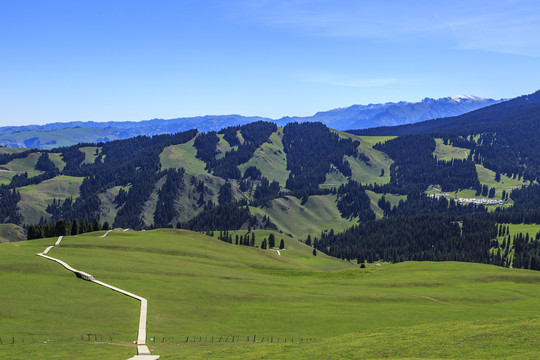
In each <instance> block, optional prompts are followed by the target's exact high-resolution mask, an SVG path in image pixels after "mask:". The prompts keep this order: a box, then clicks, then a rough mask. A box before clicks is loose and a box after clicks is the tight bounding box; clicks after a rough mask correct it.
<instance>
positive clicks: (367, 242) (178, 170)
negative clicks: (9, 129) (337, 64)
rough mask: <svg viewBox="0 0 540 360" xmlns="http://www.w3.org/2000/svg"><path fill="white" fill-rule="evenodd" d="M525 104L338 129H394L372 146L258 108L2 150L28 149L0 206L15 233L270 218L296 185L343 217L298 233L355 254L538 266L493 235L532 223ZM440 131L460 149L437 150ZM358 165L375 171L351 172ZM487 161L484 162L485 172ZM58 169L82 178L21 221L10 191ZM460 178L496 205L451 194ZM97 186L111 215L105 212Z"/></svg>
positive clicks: (531, 139)
mask: <svg viewBox="0 0 540 360" xmlns="http://www.w3.org/2000/svg"><path fill="white" fill-rule="evenodd" d="M539 108H540V93H535V94H532V95H530V96H529V97H528V98H527V99H523V98H517V99H514V100H511V101H508V102H506V103H501V104H498V105H494V106H492V107H489V108H485V109H480V110H477V111H475V112H472V113H469V114H465V115H462V116H460V117H455V118H448V119H440V120H433V121H428V122H424V123H419V124H414V125H410V126H402V127H396V128H379V129H372V130H365V131H351V133H356V134H360V135H365V134H367V135H387V134H388V135H394V134H395V135H399V136H398V137H395V138H378V139H379V140H378V141H377V143H376V144H375V142H374V144H375V145H373V146H368V145H366V144H365V143H364V138H362V136H359V137H355V136H354V135H350V136H349V135H344V134H340V133H338V132H336V131H333V130H331V129H329V128H327V127H326V126H325V125H324V124H322V123H310V122H307V123H289V124H287V125H286V126H284V127H283V128H282V129H278V127H277V126H276V124H274V123H270V122H263V121H258V122H254V123H251V124H247V125H242V126H232V127H228V128H225V129H223V130H221V131H219V132H209V133H198V132H197V131H196V130H190V131H186V132H182V133H177V134H172V135H157V136H152V137H148V136H138V137H135V138H131V139H127V140H118V141H111V142H104V143H98V144H79V145H75V146H70V147H64V148H58V149H53V150H39V154H34V152H36V151H33V150H26V151H21V152H13V153H2V154H0V167H3V169H7V170H9V168H10V166H11V165H10V164H13V163H17V162H20V161H26V160H27V159H29V157H30V156H31V155H32V156H34V159H35V160H34V162H33V163H32V166H30V167H28V171H26V172H19V173H17V174H14V175H13V176H12V177H11V178H9V180H7V181H4V182H3V183H1V184H0V199H1V201H0V220H1V221H2V222H3V223H14V224H19V225H23V226H25V228H26V229H27V232H28V238H29V239H33V238H40V237H43V236H56V235H58V234H72V233H74V234H77V233H83V232H87V231H92V229H97V228H99V229H101V228H109V227H122V228H127V227H129V228H134V229H143V228H151V227H178V228H185V229H190V230H195V231H203V232H205V231H208V232H212V231H222V232H224V231H231V230H239V229H243V230H246V231H249V230H252V229H274V230H278V231H281V230H282V229H280V227H279V226H278V225H279V218H276V217H275V216H274V215H272V214H273V212H274V211H276V209H279V211H289V209H288V208H286V207H285V206H284V205H283V203H284V201H285V200H287V199H291V198H295V199H298V201H299V202H298V206H299V207H300V209H299V211H300V212H305V209H304V207H305V206H309V204H310V199H325V200H324V201H327V204H332V205H331V206H333V207H335V209H336V212H337V213H338V214H339V215H338V216H340V217H341V218H342V219H345V220H344V221H348V222H349V223H350V226H348V228H343V227H342V228H340V229H333V228H331V227H327V226H325V225H324V224H320V225H319V226H321V231H320V234H317V235H315V236H313V234H312V235H310V237H309V238H305V237H304V238H299V239H298V240H300V241H305V242H309V244H310V245H312V246H313V247H314V249H316V251H319V252H324V253H327V254H329V255H331V256H335V257H338V258H342V259H347V260H351V261H358V263H364V261H368V262H373V261H380V260H382V261H390V262H400V261H407V260H432V261H445V260H455V261H467V262H480V263H490V264H496V265H499V266H508V267H510V266H512V267H521V268H527V269H537V270H538V269H539V266H540V265H539V264H540V253H539V240H538V239H539V237H538V236H537V237H536V238H533V237H527V236H525V235H522V234H521V235H520V234H512V236H510V235H508V234H507V235H500V233H501V230H500V229H501V226H503V225H501V224H521V223H525V224H540V185H539V184H538V180H539V179H540V155H538V154H540V148H539V145H538V144H539V143H538V141H536V140H535V139H537V138H539V137H540V130H539V129H540V111H538V109H539ZM392 131H393V133H392ZM437 141H438V142H439V143H437ZM441 143H442V145H443V146H446V147H451V148H452V149H458V150H460V151H461V152H465V151H466V156H462V157H456V158H446V159H444V160H443V159H440V158H438V157H437V156H436V151H437V149H438V148H439V147H441V146H442V145H441ZM280 146H282V147H280ZM88 148H91V149H92V150H91V151H90V150H85V151H86V152H87V153H85V152H84V151H83V149H88ZM178 149H182V150H181V151H183V153H182V154H184V155H182V156H184V157H185V156H188V155H186V154H187V153H188V152H186V151H187V150H186V149H192V150H189V151H192V154H193V158H192V159H191V158H190V159H188V160H189V161H187V160H186V159H185V158H182V157H180V158H178V159H176V160H177V161H178V165H175V166H174V167H171V166H166V165H165V164H167V162H164V159H163V157H164V154H166V153H168V152H170V153H174V151H180V150H178ZM90 152H92V156H93V159H92V160H93V161H88V156H89V155H88V153H90ZM381 158H385V159H387V160H386V161H388V167H384V166H381V165H380V161H381ZM198 164H200V165H198ZM479 167H480V168H481V169H485V170H483V171H484V175H481V174H479V171H478V169H479ZM372 169H373V170H372ZM366 171H368V172H369V171H371V172H372V173H376V174H377V175H376V176H372V177H371V178H369V180H362V176H363V172H366ZM276 172H281V173H282V174H284V175H280V176H279V177H278V176H277V175H276ZM487 172H489V173H492V174H494V175H493V176H494V177H493V179H492V180H489V182H486V181H487V180H486V179H485V173H487ZM359 174H360V175H359ZM59 176H63V177H72V178H77V179H82V182H81V184H80V187H79V190H78V194H73V195H70V196H65V197H59V198H55V199H52V200H51V201H48V203H47V205H46V210H45V211H46V213H45V214H44V216H42V218H41V220H40V221H39V222H37V221H34V222H33V223H28V222H27V221H25V218H24V216H23V212H21V203H22V201H24V196H21V191H23V192H24V189H27V188H29V187H30V188H31V187H32V186H36V185H40V184H44V183H45V182H47V181H53V182H54V181H55V179H58V177H59ZM482 176H484V178H483V177H482ZM329 179H331V180H329ZM385 179H386V180H385ZM481 180H482V181H481ZM335 181H338V183H333V182H335ZM504 181H506V184H507V183H508V182H512V184H514V185H512V186H511V187H508V185H504V186H503V185H502V184H503V182H504ZM505 186H506V187H505ZM434 187H436V188H437V189H439V191H440V193H441V194H443V193H452V194H455V195H452V196H446V197H445V196H437V197H434V196H432V194H431V195H430V194H429V193H428V190H429V189H433V188H434ZM21 189H22V190H21ZM114 189H116V190H114ZM503 189H504V191H502V190H503ZM113 190H114V191H113ZM461 191H468V194H471V193H472V194H475V196H476V197H478V198H482V199H494V200H496V201H497V202H499V201H500V202H501V204H502V205H501V206H498V205H499V204H496V205H493V207H492V208H489V206H488V205H484V204H480V203H460V202H458V200H457V198H458V195H457V194H458V193H459V192H461ZM108 192H111V194H113V195H107V196H109V197H110V198H111V199H112V200H110V201H111V202H110V204H109V205H107V206H109V207H111V206H112V207H113V208H114V210H115V216H114V217H113V218H112V219H110V220H109V221H110V223H109V221H107V223H105V221H104V219H103V218H102V217H103V214H104V213H103V211H104V210H103V209H104V206H106V204H105V203H104V202H105V201H106V198H107V197H106V196H105V195H104V194H108ZM501 192H502V194H501ZM23 195H24V194H23ZM21 199H22V200H21ZM396 199H399V200H396ZM287 201H288V200H287ZM278 204H281V205H278ZM327 206H330V205H327ZM488 210H490V211H488ZM276 219H277V220H276ZM502 236H504V243H501V241H502V240H501V239H502ZM223 238H224V239H227V240H229V239H228V238H227V237H226V236H225V235H224V236H223ZM497 238H498V239H499V240H497ZM308 239H309V241H308ZM265 246H269V243H268V242H267V243H266V244H265ZM316 251H315V250H314V252H315V253H316Z"/></svg>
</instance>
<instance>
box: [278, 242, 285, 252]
mask: <svg viewBox="0 0 540 360" xmlns="http://www.w3.org/2000/svg"><path fill="white" fill-rule="evenodd" d="M279 249H280V250H283V249H285V241H283V239H281V241H280V242H279Z"/></svg>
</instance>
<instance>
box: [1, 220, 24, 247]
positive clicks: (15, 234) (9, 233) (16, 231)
mask: <svg viewBox="0 0 540 360" xmlns="http://www.w3.org/2000/svg"><path fill="white" fill-rule="evenodd" d="M21 240H26V234H25V232H24V229H23V228H22V227H20V226H18V225H15V224H0V243H3V242H12V241H21Z"/></svg>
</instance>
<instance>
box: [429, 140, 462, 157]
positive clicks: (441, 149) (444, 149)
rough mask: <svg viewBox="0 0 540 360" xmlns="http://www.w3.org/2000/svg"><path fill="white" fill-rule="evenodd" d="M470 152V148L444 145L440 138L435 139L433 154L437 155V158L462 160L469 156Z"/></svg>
mask: <svg viewBox="0 0 540 360" xmlns="http://www.w3.org/2000/svg"><path fill="white" fill-rule="evenodd" d="M470 152H471V150H469V149H464V148H459V147H454V146H452V145H444V143H443V140H442V139H435V151H433V155H434V156H436V157H437V160H443V161H450V160H454V159H455V160H464V159H466V158H467V157H468V156H469V154H470Z"/></svg>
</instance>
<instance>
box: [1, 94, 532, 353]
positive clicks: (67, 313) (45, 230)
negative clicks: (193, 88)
mask: <svg viewBox="0 0 540 360" xmlns="http://www.w3.org/2000/svg"><path fill="white" fill-rule="evenodd" d="M538 94H539V93H535V94H531V95H529V96H528V97H527V100H524V99H523V98H516V99H513V100H510V101H508V102H504V103H501V104H497V105H493V106H492V107H489V108H485V109H480V110H477V111H473V112H472V113H467V114H465V115H462V116H458V117H455V118H446V119H440V120H437V121H435V122H433V121H427V122H420V123H418V124H414V125H411V126H410V127H396V128H380V129H372V130H369V131H350V132H344V131H341V130H336V129H331V128H329V127H327V126H326V125H325V124H323V123H320V122H304V123H297V122H290V123H288V124H286V125H284V126H277V125H276V124H275V123H272V122H266V121H256V122H252V123H248V124H242V125H236V126H228V127H224V128H223V129H220V130H219V131H217V132H216V131H208V132H199V131H197V130H196V129H193V130H188V131H184V132H178V133H173V134H163V135H155V136H152V137H150V136H136V137H132V138H129V139H124V140H115V141H107V142H99V143H81V144H77V145H73V146H66V147H61V148H51V149H19V148H6V147H3V148H0V175H1V176H2V177H1V178H0V179H1V180H0V199H1V200H2V201H1V203H0V219H1V220H2V221H1V222H2V224H0V242H1V244H0V263H1V264H2V265H0V266H1V267H2V269H3V271H2V272H1V273H0V279H1V284H2V289H3V291H2V293H1V294H0V303H2V304H6V305H5V306H4V308H3V310H1V311H3V313H2V316H1V317H2V319H5V321H3V322H2V324H1V325H0V339H1V340H0V341H1V342H2V343H1V344H0V357H2V358H4V357H7V358H10V359H24V358H27V357H28V354H32V353H37V352H39V353H40V354H43V357H44V358H49V357H52V356H53V353H55V354H58V353H59V354H60V356H67V354H73V353H78V354H80V355H78V356H80V357H79V358H81V359H83V358H88V356H89V354H90V353H93V352H97V353H98V354H100V355H99V356H100V358H103V359H108V358H110V359H115V358H119V357H120V358H121V357H125V358H128V357H130V356H133V355H134V351H135V349H134V347H133V340H134V329H136V327H137V326H136V320H137V318H138V312H137V311H138V305H137V304H136V303H135V301H132V300H130V299H128V298H125V297H122V296H119V295H118V294H111V293H110V291H109V292H108V291H107V289H99V288H98V287H97V286H93V285H92V284H89V283H86V282H83V281H81V280H80V279H77V278H76V277H74V276H73V274H69V273H67V272H66V271H65V270H64V269H61V267H60V266H59V265H58V264H53V263H49V262H47V261H45V260H44V259H40V258H39V257H36V256H35V254H37V253H40V252H42V251H43V249H44V248H46V247H48V246H50V245H52V244H54V242H55V241H56V239H57V238H58V237H59V236H63V240H62V244H61V246H60V247H57V248H54V250H53V252H54V254H55V255H54V256H55V257H56V258H58V259H59V260H62V261H65V262H67V263H68V264H70V265H71V266H73V267H74V268H76V269H82V271H85V272H88V273H90V274H92V275H94V276H95V277H96V278H98V279H100V280H102V281H104V282H106V283H108V284H111V285H113V286H116V287H119V288H122V289H125V290H126V291H129V292H133V293H135V294H138V295H140V296H142V297H144V298H145V299H148V306H149V308H148V336H147V339H146V340H147V345H148V346H149V347H150V349H151V352H152V354H159V355H161V356H162V358H163V359H175V358H193V359H198V358H201V359H202V358H209V357H210V358H224V359H235V358H254V359H257V358H261V359H281V358H298V359H306V358H316V359H317V358H322V357H320V356H318V355H317V354H325V356H326V357H331V358H332V357H335V358H350V359H354V358H358V357H359V356H360V357H362V358H381V357H393V358H424V357H438V358H461V357H469V358H478V359H482V358H486V357H490V356H491V355H492V354H494V353H497V354H498V355H500V354H502V355H501V356H502V357H506V358H516V359H517V358H531V357H532V358H534V357H536V355H538V352H537V350H536V349H537V348H538V342H539V341H540V339H539V338H538V336H537V334H538V333H539V331H538V330H539V326H540V323H539V321H538V311H537V308H538V305H539V304H538V301H537V300H536V299H538V291H540V288H539V287H538V283H539V280H540V275H539V274H540V273H538V271H537V270H540V250H539V249H540V235H539V233H540V225H538V224H540V210H539V208H540V206H539V204H540V185H539V179H540V170H539V169H540V158H538V157H537V156H536V154H537V153H540V147H539V145H538V143H537V142H535V141H534V140H530V139H534V137H535V136H540V128H539V127H538V126H536V125H537V124H536V123H537V114H540V110H539V109H540V105H539V104H540V97H539V95H538ZM494 114H496V115H497V116H499V117H497V116H495V115H494ZM509 118H510V119H512V121H513V122H509V121H508V119H509ZM508 124H512V125H511V126H509V125H508ZM516 124H520V125H521V127H519V126H516ZM391 129H394V130H393V131H394V132H392V130H391ZM525 131H526V133H527V136H528V137H524V132H525ZM403 132H407V133H403ZM518 139H521V140H519V141H518ZM105 231H107V232H108V235H107V237H101V236H102V235H104V233H105ZM270 238H272V239H273V240H272V242H273V245H270ZM26 239H28V241H24V240H26ZM281 241H283V244H284V246H283V248H280V245H279V244H280V243H281ZM4 289H5V291H4ZM28 289H33V292H32V293H31V294H28ZM34 289H35V290H34ZM419 338H423V339H425V341H424V342H423V343H422V344H421V345H419V344H418V339H419ZM5 339H8V340H7V342H6V340H5ZM9 339H11V340H12V341H11V343H10V342H9ZM30 339H31V340H30ZM233 339H234V342H233ZM285 340H287V342H286V343H285ZM21 342H22V343H21ZM508 344H510V345H508ZM513 350H516V351H513ZM292 353H294V354H296V355H294V356H296V357H294V356H293V357H291V356H290V355H291V354H292ZM4 354H6V355H5V356H3V355H4ZM359 354H360V355H359ZM326 357H325V358H326ZM74 358H77V357H74Z"/></svg>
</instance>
